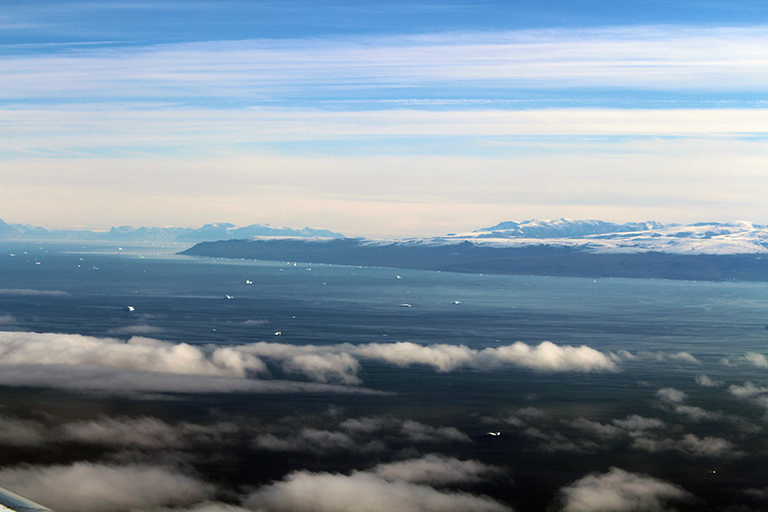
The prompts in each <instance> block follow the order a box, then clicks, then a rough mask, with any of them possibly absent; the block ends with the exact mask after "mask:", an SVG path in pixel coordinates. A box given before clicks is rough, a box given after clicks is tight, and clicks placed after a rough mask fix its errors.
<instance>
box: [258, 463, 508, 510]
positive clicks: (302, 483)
mask: <svg viewBox="0 0 768 512" xmlns="http://www.w3.org/2000/svg"><path fill="white" fill-rule="evenodd" d="M244 504H245V506H246V507H248V508H253V509H256V510H260V511H264V512H305V511H306V512H310V511H311V512H379V511H380V512H385V511H386V512H390V511H392V510H397V511H401V512H433V511H434V512H452V511H456V512H458V511H462V512H464V511H467V510H472V511H475V512H511V509H510V508H509V507H507V506H506V505H503V504H502V503H499V502H498V501H495V500H493V499H491V498H488V497H484V496H475V495H471V494H466V493H461V492H446V491H440V490H437V489H434V488H432V487H429V486H426V485H421V484H414V483H410V482H405V481H402V480H395V481H390V480H386V479H384V478H382V477H380V476H379V475H376V474H373V473H370V472H354V473H352V474H351V475H341V474H331V473H311V472H308V471H299V472H296V473H292V474H290V475H288V476H287V477H286V478H285V479H284V480H282V481H280V482H275V483H273V484H271V485H268V486H266V487H263V488H261V489H259V490H257V491H256V492H254V493H253V494H251V495H250V496H249V497H248V498H247V499H246V500H245V503H244Z"/></svg>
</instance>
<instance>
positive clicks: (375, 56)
mask: <svg viewBox="0 0 768 512" xmlns="http://www.w3.org/2000/svg"><path fill="white" fill-rule="evenodd" d="M766 30H768V29H766V28H765V27H751V28H733V27H731V28H691V27H627V28H613V29H593V30H563V29H560V30H541V31H522V32H501V33H452V34H440V35H425V36H403V37H386V38H381V37H356V38H325V39H322V38H320V39H298V40H288V41H277V40H247V41H232V42H206V43H188V44H178V45H158V46H148V47H143V48H123V49H119V48H109V49H98V50H81V51H77V52H69V53H66V54H60V55H45V56H39V55H38V56H8V57H5V58H3V59H0V73H2V75H3V76H4V77H6V80H5V81H4V83H3V86H2V88H1V89H0V92H1V93H2V95H3V96H4V97H6V98H16V99H25V100H39V99H41V98H48V99H53V98H55V99H58V100H59V101H61V100H64V99H67V98H70V99H75V98H77V99H80V98H82V97H88V98H89V101H100V100H103V99H105V98H124V99H125V98H166V99H173V100H174V101H178V100H179V99H181V98H197V99H201V98H207V99H210V98H228V99H237V100H246V101H248V102H254V101H256V102H258V101H275V100H280V99H290V98H292V97H293V98H296V97H304V98H312V97H318V95H320V96H325V97H328V96H330V97H337V98H340V97H341V96H346V95H347V94H348V92H349V91H353V90H354V91H358V92H360V91H363V92H361V94H363V97H370V96H371V92H370V91H368V92H365V90H366V89H373V90H380V91H381V90H392V89H407V88H412V87H419V88H422V87H430V88H437V89H440V88H443V87H455V86H462V87H465V88H466V87H468V88H469V89H470V90H472V89H474V90H477V91H482V90H486V89H488V88H503V89H511V88H542V87H545V88H554V89H589V88H595V87H609V88H622V89H624V88H626V89H644V90H665V91H674V90H678V91H680V90H684V91H713V90H721V91H753V92H754V91H759V90H763V89H765V87H766V86H768V75H766V74H765V73H764V72H762V71H761V70H762V69H765V67H766V64H768V49H767V48H766V47H765V44H764V39H765V34H766ZM374 96H375V94H374Z"/></svg>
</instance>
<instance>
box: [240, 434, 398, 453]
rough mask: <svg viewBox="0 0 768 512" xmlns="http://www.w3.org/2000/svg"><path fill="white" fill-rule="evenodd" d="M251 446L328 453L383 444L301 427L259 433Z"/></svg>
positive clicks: (359, 449)
mask: <svg viewBox="0 0 768 512" xmlns="http://www.w3.org/2000/svg"><path fill="white" fill-rule="evenodd" d="M253 446H254V447H256V448H261V449H264V450H271V451H283V452H308V453H329V452H338V451H355V452H365V451H372V450H376V451H380V450H383V449H384V445H382V444H375V445H362V446H361V444H359V443H358V442H357V441H356V440H355V439H353V438H352V436H350V435H349V434H347V433H345V432H338V431H330V430H320V429H315V428H303V429H301V431H299V432H297V433H295V434H289V435H284V436H277V435H275V434H260V435H258V436H256V438H255V439H254V442H253Z"/></svg>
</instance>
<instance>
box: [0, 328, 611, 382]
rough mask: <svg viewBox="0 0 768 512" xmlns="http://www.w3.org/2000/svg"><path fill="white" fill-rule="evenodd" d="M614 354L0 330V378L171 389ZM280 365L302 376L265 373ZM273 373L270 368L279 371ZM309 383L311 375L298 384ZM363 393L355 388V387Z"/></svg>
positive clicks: (591, 361) (535, 363) (545, 346)
mask: <svg viewBox="0 0 768 512" xmlns="http://www.w3.org/2000/svg"><path fill="white" fill-rule="evenodd" d="M619 360H620V358H619V357H617V356H615V355H614V354H612V353H605V352H600V351H598V350H595V349H593V348H590V347H587V346H584V345H582V346H579V347H574V346H560V345H556V344H554V343H551V342H543V343H541V344H539V345H536V346H531V345H527V344H525V343H522V342H517V343H514V344H511V345H506V346H501V347H493V348H486V349H482V350H476V349H472V348H469V347H466V346H464V345H447V344H436V345H427V346H424V345H418V344H415V343H409V342H397V343H369V344H363V345H352V344H349V343H343V344H336V345H288V344H283V343H267V342H259V343H253V344H249V345H237V346H227V347H221V346H212V345H189V344H186V343H169V342H165V341H161V340H157V339H153V338H147V337H141V336H133V337H131V338H130V339H129V340H127V341H124V340H120V339H117V338H97V337H92V336H81V335H77V334H57V333H32V332H10V331H0V365H2V367H3V371H2V372H0V385H11V386H51V387H63V388H69V389H89V390H98V389H106V390H113V391H117V390H120V391H169V392H228V391H234V392H296V391H309V392H335V391H342V390H343V391H344V392H349V391H350V388H349V386H356V385H360V384H362V380H361V379H360V377H359V376H358V374H359V372H360V370H361V368H362V366H361V365H362V363H361V362H362V361H371V362H378V363H385V364H391V365H395V366H397V367H401V368H404V367H409V366H413V365H422V366H428V367H432V368H434V369H435V370H436V371H438V372H450V371H453V370H456V369H459V368H475V369H479V370H494V369H498V368H501V367H504V366H515V367H519V368H526V369H532V370H536V371H545V372H604V371H616V370H618V366H617V362H618V361H619ZM270 369H271V370H279V372H282V374H284V375H287V376H289V377H291V376H295V377H298V378H299V380H301V381H302V382H294V381H285V380H277V379H272V378H270V376H271V373H273V372H271V371H270ZM279 372H278V373H279ZM307 380H309V381H311V382H306V381H307ZM360 391H363V390H360Z"/></svg>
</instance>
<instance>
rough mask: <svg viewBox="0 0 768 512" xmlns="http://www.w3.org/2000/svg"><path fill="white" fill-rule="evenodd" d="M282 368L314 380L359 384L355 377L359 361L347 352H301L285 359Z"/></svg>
mask: <svg viewBox="0 0 768 512" xmlns="http://www.w3.org/2000/svg"><path fill="white" fill-rule="evenodd" d="M283 368H284V369H285V370H286V371H287V372H289V373H301V374H304V375H306V376H308V377H309V378H310V379H312V380H314V381H316V382H335V383H339V384H361V383H362V381H361V380H360V378H358V377H357V373H358V372H359V371H360V363H359V362H358V361H357V360H356V359H354V358H353V357H352V356H351V355H349V354H347V353H341V354H323V355H320V354H302V355H297V356H294V357H292V358H291V359H290V360H289V361H286V362H285V363H284V365H283Z"/></svg>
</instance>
